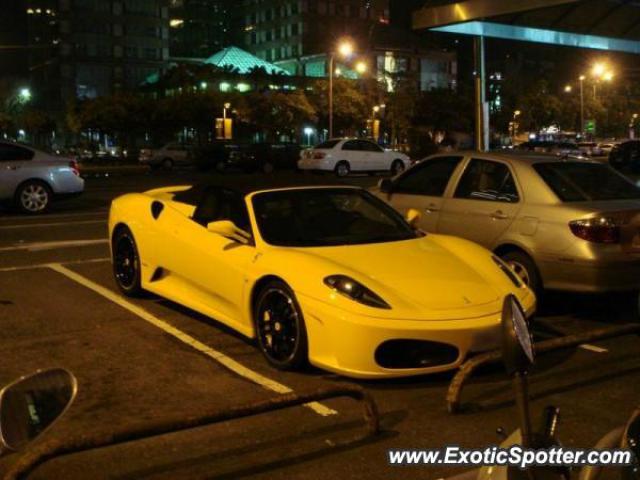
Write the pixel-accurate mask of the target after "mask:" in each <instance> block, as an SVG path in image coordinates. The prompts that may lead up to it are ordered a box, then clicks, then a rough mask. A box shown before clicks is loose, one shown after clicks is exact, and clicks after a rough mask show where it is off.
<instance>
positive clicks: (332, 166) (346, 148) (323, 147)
mask: <svg viewBox="0 0 640 480" xmlns="http://www.w3.org/2000/svg"><path fill="white" fill-rule="evenodd" d="M410 165H411V161H410V159H409V157H408V156H407V155H405V154H404V153H400V152H396V151H393V150H384V149H383V148H381V147H380V146H379V145H377V144H375V143H373V142H370V141H369V140H361V139H357V138H334V139H331V140H327V141H326V142H324V143H321V144H319V145H316V146H315V147H314V148H311V149H308V150H304V151H303V152H302V155H301V157H300V160H299V161H298V168H299V169H300V170H318V171H330V172H335V174H336V175H337V176H338V177H346V176H347V175H349V173H351V172H391V174H392V175H397V174H399V173H401V172H403V171H404V170H405V169H406V168H408V167H409V166H410Z"/></svg>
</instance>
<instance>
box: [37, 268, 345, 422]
mask: <svg viewBox="0 0 640 480" xmlns="http://www.w3.org/2000/svg"><path fill="white" fill-rule="evenodd" d="M49 268H51V269H52V270H55V271H56V272H58V273H61V274H62V275H65V276H67V277H68V278H70V279H71V280H73V281H75V282H77V283H79V284H81V285H83V286H85V287H87V288H89V289H91V290H93V291H94V292H96V293H98V294H99V295H102V296H103V297H105V298H106V299H108V300H111V301H112V302H113V303H115V304H117V305H119V306H121V307H122V308H124V309H126V310H129V311H130V312H131V313H133V314H135V315H137V316H138V317H140V318H142V319H143V320H145V321H147V322H149V323H150V324H152V325H154V326H156V327H158V328H159V329H161V330H163V331H164V332H166V333H168V334H169V335H172V336H174V337H175V338H177V339H178V340H180V341H181V342H184V343H186V344H187V345H189V346H190V347H192V348H195V349H196V350H198V351H199V352H202V353H204V354H205V355H207V356H208V357H211V358H212V359H214V360H215V361H217V362H218V363H220V364H222V365H223V366H224V367H226V368H228V369H229V370H231V371H232V372H234V373H236V374H237V375H240V376H241V377H244V378H246V379H247V380H250V381H252V382H253V383H256V384H258V385H260V386H261V387H263V388H265V389H267V390H271V391H273V392H276V393H281V394H285V393H293V390H292V389H291V388H289V387H287V386H286V385H283V384H281V383H279V382H276V381H275V380H271V379H270V378H267V377H265V376H264V375H261V374H259V373H257V372H254V371H253V370H251V369H249V368H247V367H245V366H244V365H242V364H241V363H239V362H237V361H236V360H234V359H232V358H231V357H228V356H226V355H225V354H224V353H221V352H219V351H217V350H214V349H213V348H211V347H208V346H207V345H205V344H204V343H202V342H200V341H199V340H196V339H195V338H193V337H192V336H191V335H189V334H187V333H185V332H183V331H182V330H179V329H177V328H176V327H174V326H173V325H171V324H169V323H168V322H165V321H164V320H161V319H160V318H158V317H156V316H155V315H153V314H152V313H150V312H148V311H147V310H145V309H143V308H141V307H139V306H138V305H135V304H133V303H131V302H130V301H128V300H126V299H124V298H123V297H122V296H120V295H118V294H116V293H114V292H112V291H111V290H109V289H108V288H105V287H103V286H102V285H98V284H97V283H95V282H93V281H92V280H89V279H88V278H86V277H84V276H82V275H79V274H78V273H76V272H74V271H73V270H69V269H68V268H66V267H64V266H62V265H61V264H59V263H52V264H50V265H49ZM305 406H306V407H308V408H310V409H311V410H313V411H314V412H316V413H317V414H318V415H322V416H328V415H335V414H337V413H338V412H337V411H335V410H333V409H332V408H329V407H327V406H325V405H323V404H322V403H319V402H311V403H307V404H305Z"/></svg>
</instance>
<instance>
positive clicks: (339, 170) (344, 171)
mask: <svg viewBox="0 0 640 480" xmlns="http://www.w3.org/2000/svg"><path fill="white" fill-rule="evenodd" d="M334 172H335V174H336V176H337V177H341V178H342V177H346V176H347V175H349V173H351V166H350V165H349V162H347V161H346V160H340V161H339V162H338V163H337V164H336V168H335V169H334Z"/></svg>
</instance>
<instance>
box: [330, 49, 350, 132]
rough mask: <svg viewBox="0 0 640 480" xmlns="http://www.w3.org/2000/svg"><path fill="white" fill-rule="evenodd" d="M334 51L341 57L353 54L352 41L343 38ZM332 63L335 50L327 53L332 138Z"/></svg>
mask: <svg viewBox="0 0 640 480" xmlns="http://www.w3.org/2000/svg"><path fill="white" fill-rule="evenodd" d="M336 51H337V53H338V54H339V55H340V56H341V57H343V58H348V57H350V56H351V55H352V54H353V51H354V46H353V43H352V42H351V41H349V40H343V41H341V42H340V44H338V48H336ZM334 63H335V52H331V53H330V54H329V138H333V75H334V73H336V74H337V72H335V71H334V69H335V67H334Z"/></svg>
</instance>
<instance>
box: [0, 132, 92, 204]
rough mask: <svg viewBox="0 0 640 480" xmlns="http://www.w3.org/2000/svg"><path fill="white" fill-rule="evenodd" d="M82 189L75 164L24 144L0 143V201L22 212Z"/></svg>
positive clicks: (82, 181)
mask: <svg viewBox="0 0 640 480" xmlns="http://www.w3.org/2000/svg"><path fill="white" fill-rule="evenodd" d="M83 191H84V180H83V179H82V178H81V177H80V172H79V170H78V164H77V162H76V160H75V159H73V158H65V157H61V156H57V155H53V154H50V153H46V152H44V151H42V150H38V149H35V148H32V147H29V146H27V145H22V144H17V143H10V142H0V200H3V201H6V200H10V201H13V202H14V204H15V206H16V207H18V208H19V209H20V210H22V211H23V212H25V213H31V214H37V213H43V212H45V211H46V210H47V209H48V208H49V207H50V205H51V202H52V201H53V200H54V199H55V198H61V197H64V196H70V195H77V194H80V193H82V192H83Z"/></svg>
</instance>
